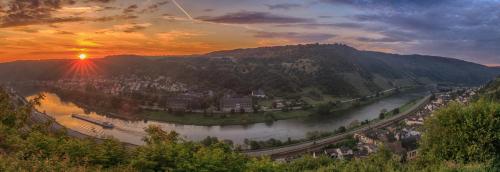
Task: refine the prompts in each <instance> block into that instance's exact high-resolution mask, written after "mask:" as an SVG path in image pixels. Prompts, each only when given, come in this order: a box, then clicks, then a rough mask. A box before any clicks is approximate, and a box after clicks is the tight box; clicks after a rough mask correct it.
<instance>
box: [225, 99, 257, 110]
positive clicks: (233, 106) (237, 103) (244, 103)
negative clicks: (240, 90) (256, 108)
mask: <svg viewBox="0 0 500 172" xmlns="http://www.w3.org/2000/svg"><path fill="white" fill-rule="evenodd" d="M220 109H221V111H222V112H242V111H243V112H252V111H253V103H252V98H251V97H249V96H241V97H233V96H224V97H222V99H221V100H220Z"/></svg>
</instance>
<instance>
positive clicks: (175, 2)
mask: <svg viewBox="0 0 500 172" xmlns="http://www.w3.org/2000/svg"><path fill="white" fill-rule="evenodd" d="M172 2H173V3H174V4H175V6H177V7H178V8H179V9H180V10H181V11H182V12H183V13H184V14H186V16H187V17H188V18H189V20H193V17H191V15H189V13H188V12H187V11H186V10H184V8H182V6H181V5H179V3H177V1H176V0H172Z"/></svg>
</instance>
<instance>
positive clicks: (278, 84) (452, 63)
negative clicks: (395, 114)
mask: <svg viewBox="0 0 500 172" xmlns="http://www.w3.org/2000/svg"><path fill="white" fill-rule="evenodd" d="M91 62H92V65H91V66H92V70H90V71H93V72H95V74H96V75H103V76H107V77H112V76H147V77H151V78H155V77H156V76H160V75H162V76H166V77H169V78H172V79H173V80H175V81H179V82H181V83H185V84H187V85H188V86H190V87H195V88H201V89H205V90H206V89H211V90H224V89H229V90H233V91H236V92H239V93H249V92H251V91H252V90H257V89H263V90H264V91H266V93H269V94H277V95H283V94H285V95H286V94H288V95H289V94H291V93H300V92H302V91H304V88H315V89H316V90H319V91H321V93H324V94H330V95H336V96H352V97H357V96H360V95H370V94H374V93H375V92H377V91H381V90H385V89H389V88H393V87H397V86H405V85H415V84H432V83H443V84H462V85H479V84H484V83H485V82H487V81H489V80H491V78H493V76H495V75H496V74H498V73H499V72H500V71H498V70H494V69H492V68H488V67H486V66H483V65H479V64H474V63H470V62H465V61H461V60H456V59H451V58H443V57H433V56H421V55H397V54H387V53H379V52H369V51H359V50H356V49H354V48H352V47H349V46H346V45H340V44H325V45H320V44H310V45H293V46H278V47H264V48H253V49H239V50H229V51H221V52H213V53H209V54H205V55H199V56H190V57H168V58H161V57H154V58H153V57H149V58H148V57H141V56H113V57H107V58H103V59H93V60H91ZM74 63H75V61H74V60H44V61H19V62H12V63H4V64H0V78H1V80H2V81H25V80H54V79H58V78H61V77H65V76H71V75H70V74H72V73H71V72H70V71H72V70H74V69H72V68H74ZM73 74H74V73H73Z"/></svg>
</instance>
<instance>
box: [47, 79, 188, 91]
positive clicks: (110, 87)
mask: <svg viewBox="0 0 500 172" xmlns="http://www.w3.org/2000/svg"><path fill="white" fill-rule="evenodd" d="M38 84H39V85H43V86H47V87H53V88H60V89H66V90H78V91H87V90H98V91H100V92H103V93H106V94H110V95H123V94H129V93H146V92H153V91H156V92H157V91H164V92H182V91H187V90H188V88H187V85H186V84H183V83H180V82H177V81H174V80H173V79H171V78H169V77H165V76H158V77H155V78H151V77H147V76H146V77H139V76H135V75H130V76H118V77H111V78H105V77H95V78H64V79H59V80H54V81H40V82H39V83H38Z"/></svg>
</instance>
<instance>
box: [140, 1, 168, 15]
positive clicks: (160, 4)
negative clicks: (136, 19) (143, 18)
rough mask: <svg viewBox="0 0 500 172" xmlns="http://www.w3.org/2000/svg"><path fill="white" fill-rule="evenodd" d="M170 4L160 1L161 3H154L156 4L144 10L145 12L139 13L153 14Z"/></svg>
mask: <svg viewBox="0 0 500 172" xmlns="http://www.w3.org/2000/svg"><path fill="white" fill-rule="evenodd" d="M168 3H169V2H168V1H160V2H157V3H154V4H152V5H150V6H147V7H146V8H144V9H143V10H141V11H140V12H139V13H146V12H149V13H152V12H156V11H158V9H159V8H160V7H161V6H163V5H166V4H168Z"/></svg>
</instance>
